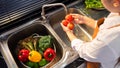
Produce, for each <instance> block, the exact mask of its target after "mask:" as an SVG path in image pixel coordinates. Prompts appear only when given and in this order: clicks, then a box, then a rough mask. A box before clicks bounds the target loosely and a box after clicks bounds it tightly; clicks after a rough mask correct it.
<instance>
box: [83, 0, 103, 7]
mask: <svg viewBox="0 0 120 68" xmlns="http://www.w3.org/2000/svg"><path fill="white" fill-rule="evenodd" d="M85 5H86V8H95V9H103V8H104V7H103V4H102V3H101V0H85Z"/></svg>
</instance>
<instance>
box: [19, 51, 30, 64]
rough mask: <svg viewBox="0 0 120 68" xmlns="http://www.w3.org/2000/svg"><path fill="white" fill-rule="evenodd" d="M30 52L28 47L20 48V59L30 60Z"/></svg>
mask: <svg viewBox="0 0 120 68" xmlns="http://www.w3.org/2000/svg"><path fill="white" fill-rule="evenodd" d="M29 52H30V51H29V50H27V49H22V50H20V51H19V53H18V59H19V60H20V61H22V62H26V61H27V60H28V56H29Z"/></svg>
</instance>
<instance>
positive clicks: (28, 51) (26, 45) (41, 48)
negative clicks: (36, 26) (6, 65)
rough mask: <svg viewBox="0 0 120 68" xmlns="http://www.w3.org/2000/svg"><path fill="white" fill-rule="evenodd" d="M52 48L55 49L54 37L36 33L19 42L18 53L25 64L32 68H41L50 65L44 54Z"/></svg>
mask: <svg viewBox="0 0 120 68" xmlns="http://www.w3.org/2000/svg"><path fill="white" fill-rule="evenodd" d="M50 47H51V48H53V37H52V36H50V35H46V36H40V35H38V34H36V33H35V34H33V35H31V36H29V37H27V38H25V39H23V40H20V41H19V42H18V45H17V49H16V50H17V51H16V53H17V56H18V59H19V60H20V61H22V63H23V64H25V65H27V66H28V67H30V68H40V67H42V66H45V65H46V64H48V63H49V62H48V61H47V60H46V59H45V58H44V52H45V50H46V49H47V48H50ZM53 50H54V49H53Z"/></svg>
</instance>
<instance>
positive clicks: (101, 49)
mask: <svg viewBox="0 0 120 68" xmlns="http://www.w3.org/2000/svg"><path fill="white" fill-rule="evenodd" d="M103 35H104V33H102V32H100V33H99V34H98V35H97V37H96V38H95V39H94V40H92V41H91V42H83V41H82V40H80V39H75V40H73V41H72V42H71V46H72V48H73V49H75V50H76V51H77V52H78V54H79V56H80V57H81V58H84V59H85V60H87V61H92V62H109V60H110V59H113V58H115V57H114V53H113V52H112V50H111V49H110V48H109V47H108V46H107V43H106V42H107V40H106V42H104V40H103V39H104V38H105V37H103V38H102V36H103ZM104 60H106V61H104Z"/></svg>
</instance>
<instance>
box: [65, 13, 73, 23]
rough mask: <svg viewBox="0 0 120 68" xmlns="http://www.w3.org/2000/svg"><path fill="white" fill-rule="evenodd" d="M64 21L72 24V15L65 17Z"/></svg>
mask: <svg viewBox="0 0 120 68" xmlns="http://www.w3.org/2000/svg"><path fill="white" fill-rule="evenodd" d="M65 20H67V21H69V22H72V21H73V20H74V18H73V17H72V15H70V14H68V15H66V16H65Z"/></svg>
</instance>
